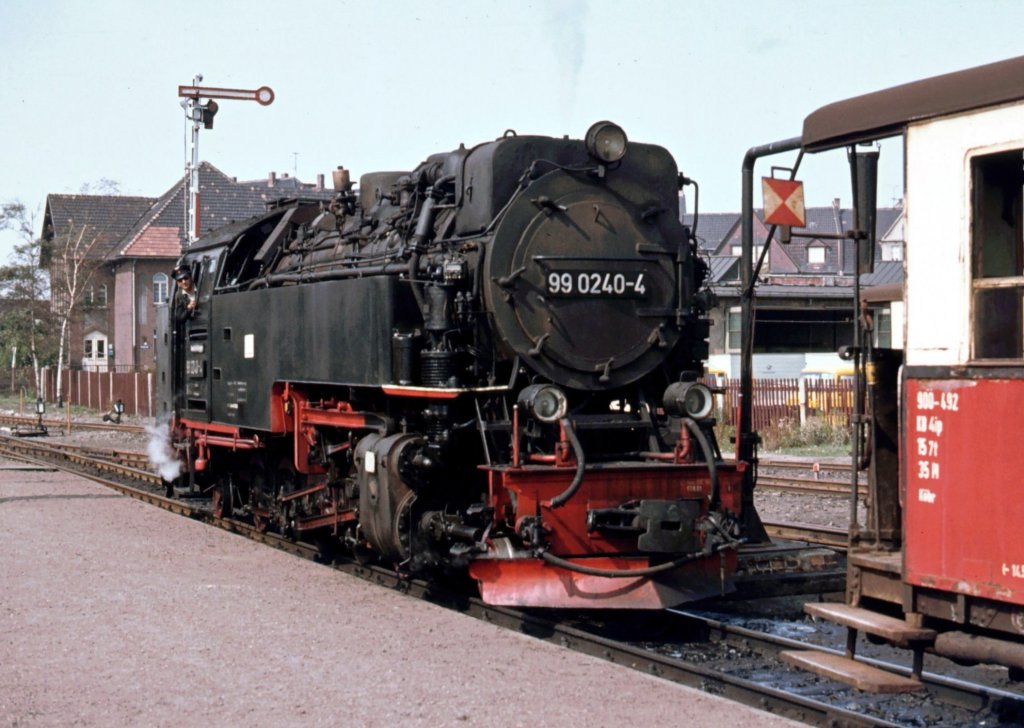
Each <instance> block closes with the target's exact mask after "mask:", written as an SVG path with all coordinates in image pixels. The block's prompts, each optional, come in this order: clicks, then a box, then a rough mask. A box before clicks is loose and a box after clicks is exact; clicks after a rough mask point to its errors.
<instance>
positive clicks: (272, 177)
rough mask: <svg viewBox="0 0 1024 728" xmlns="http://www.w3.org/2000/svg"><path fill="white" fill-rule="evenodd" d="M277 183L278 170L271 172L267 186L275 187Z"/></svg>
mask: <svg viewBox="0 0 1024 728" xmlns="http://www.w3.org/2000/svg"><path fill="white" fill-rule="evenodd" d="M276 183H277V172H271V173H270V176H268V177H267V187H273V186H274V185H275V184H276Z"/></svg>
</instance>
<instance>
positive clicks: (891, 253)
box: [882, 241, 903, 260]
mask: <svg viewBox="0 0 1024 728" xmlns="http://www.w3.org/2000/svg"><path fill="white" fill-rule="evenodd" d="M882 260H903V243H902V242H900V241H896V242H894V243H891V242H883V243H882Z"/></svg>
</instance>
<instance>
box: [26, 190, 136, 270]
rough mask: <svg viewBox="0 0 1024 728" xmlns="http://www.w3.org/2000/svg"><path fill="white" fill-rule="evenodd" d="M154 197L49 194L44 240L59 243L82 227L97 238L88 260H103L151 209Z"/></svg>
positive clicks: (44, 223) (87, 233) (44, 221)
mask: <svg viewBox="0 0 1024 728" xmlns="http://www.w3.org/2000/svg"><path fill="white" fill-rule="evenodd" d="M153 202H154V199H153V198H152V197H128V196H122V195H47V197H46V213H45V215H44V219H43V238H44V239H45V240H48V241H54V240H56V241H58V243H59V242H60V240H61V239H62V238H64V237H65V236H67V235H68V234H69V233H71V234H77V233H78V232H79V231H80V230H81V227H82V226H85V227H86V228H87V230H86V233H85V234H86V235H87V236H89V237H92V236H95V238H96V242H95V243H93V245H92V247H91V248H90V249H89V257H90V258H97V259H102V258H105V257H107V255H108V254H109V253H110V252H111V250H113V249H114V247H115V246H116V245H117V242H118V241H119V240H120V239H121V238H122V237H124V235H125V233H127V232H128V231H129V230H130V229H131V228H132V226H133V225H134V224H135V223H136V222H137V221H138V220H139V219H140V218H141V217H142V216H143V215H144V214H145V213H146V211H147V210H149V208H150V207H151V206H152V204H153Z"/></svg>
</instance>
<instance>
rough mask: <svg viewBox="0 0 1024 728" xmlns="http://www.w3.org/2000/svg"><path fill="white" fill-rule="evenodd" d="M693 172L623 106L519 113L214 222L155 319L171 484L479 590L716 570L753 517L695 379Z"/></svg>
mask: <svg viewBox="0 0 1024 728" xmlns="http://www.w3.org/2000/svg"><path fill="white" fill-rule="evenodd" d="M688 182H689V180H687V179H686V178H684V177H683V176H682V175H681V174H679V171H678V168H677V167H676V163H675V161H674V160H673V158H672V157H671V155H669V153H668V152H667V151H666V150H664V149H663V148H661V147H657V146H654V145H649V144H638V143H634V142H629V141H627V139H626V135H625V133H624V132H623V131H622V129H620V128H619V127H618V126H616V125H615V124H612V123H609V122H601V123H598V124H595V125H594V126H593V127H592V128H591V129H590V130H589V131H588V133H587V135H586V137H585V138H584V139H569V138H549V137H540V136H517V135H515V134H514V133H513V132H507V133H506V135H505V136H504V137H502V138H500V139H497V140H495V141H491V142H487V143H484V144H480V145H478V146H476V147H473V148H471V149H467V148H465V147H461V148H459V149H457V150H454V151H452V152H448V153H442V154H435V155H432V156H431V157H429V158H428V159H427V160H426V161H425V162H423V163H422V164H420V165H418V166H417V167H416V168H414V169H413V170H411V171H406V172H376V173H370V174H366V175H363V176H362V178H361V180H360V182H359V184H358V187H356V186H354V185H353V183H352V181H351V180H350V178H349V176H348V172H347V171H346V170H343V169H340V168H339V170H338V172H337V173H336V175H335V187H336V190H337V196H336V198H335V199H334V201H333V202H332V203H331V204H329V205H321V204H317V203H306V202H302V201H301V200H299V201H292V202H289V203H286V204H282V205H279V206H277V207H275V208H273V209H270V210H269V211H268V212H267V213H266V214H265V215H262V216H260V217H257V218H255V219H251V220H246V221H242V222H238V223H234V224H232V225H229V226H227V227H224V228H221V229H219V230H216V231H214V232H212V233H210V234H209V235H207V236H206V237H204V238H203V239H201V240H199V241H198V243H197V244H196V245H194V246H193V247H191V248H190V249H189V250H188V251H187V253H186V254H185V255H184V256H183V258H182V259H181V261H180V263H179V265H180V267H181V268H183V269H185V270H187V271H188V272H189V273H190V275H191V277H192V278H193V279H194V280H195V281H196V283H197V286H198V298H197V305H196V306H195V310H194V311H190V312H187V313H186V314H185V315H178V316H172V317H170V318H169V319H168V322H167V328H166V330H165V331H164V332H163V333H162V336H161V337H160V338H161V341H162V342H163V343H164V349H163V352H162V372H161V385H162V387H163V392H162V401H163V402H164V408H165V410H166V412H167V414H168V415H170V416H171V417H172V440H173V444H174V446H175V447H176V448H177V451H178V453H179V454H180V458H181V462H182V464H183V473H182V475H181V477H180V478H179V479H178V481H177V482H176V483H174V486H175V487H176V489H177V490H178V491H179V492H183V493H187V492H198V493H208V494H210V495H211V496H212V497H213V499H214V503H215V509H216V510H217V512H218V513H220V514H223V515H230V514H237V515H240V516H242V517H248V518H251V519H252V520H253V522H254V523H255V524H256V525H257V526H258V527H261V528H269V529H273V530H276V531H280V532H282V533H284V534H287V535H290V536H294V537H300V538H310V539H312V538H325V537H326V538H331V539H335V540H336V541H337V542H338V543H340V544H343V545H345V546H346V547H348V548H350V549H352V550H354V551H356V552H358V553H361V554H366V555H372V556H373V557H375V558H376V559H377V560H378V561H379V562H380V563H382V564H385V565H389V566H393V567H394V568H395V569H397V570H399V571H400V572H402V573H408V574H415V573H420V574H436V573H437V572H439V571H447V572H451V571H455V572H461V573H467V574H468V575H469V577H470V578H472V579H473V580H475V582H476V583H477V584H478V585H479V588H480V593H481V595H482V597H483V599H484V600H485V601H487V602H489V603H492V604H506V605H518V606H540V607H581V608H591V607H600V608H653V607H661V606H665V605H669V604H675V603H679V602H682V601H686V600H690V599H696V598H701V597H704V596H707V595H709V594H718V593H721V592H722V591H725V590H728V589H729V588H730V580H731V576H732V574H733V572H734V570H735V564H736V546H737V545H738V543H739V542H740V540H741V538H742V530H743V520H742V519H744V518H745V519H746V520H747V521H751V520H753V519H756V513H753V512H751V511H750V510H749V509H748V511H747V512H746V513H744V501H745V500H746V501H748V502H749V501H750V498H749V492H747V493H746V494H744V483H745V481H746V480H748V475H749V474H748V472H747V468H746V466H745V464H744V463H742V462H740V463H737V462H732V463H726V462H724V461H723V459H722V456H721V452H720V450H719V448H718V445H717V443H716V442H715V439H714V432H713V429H712V425H713V421H712V420H711V419H710V417H709V413H710V411H711V393H710V392H709V390H708V389H707V388H706V387H705V386H704V385H702V384H699V383H698V382H697V379H698V378H699V377H700V375H701V373H702V371H703V360H704V359H705V357H706V355H707V341H706V337H707V331H708V321H707V318H706V316H705V313H706V310H707V308H708V306H709V305H710V297H709V294H708V292H707V291H706V290H705V286H704V281H705V278H706V266H705V264H704V263H703V261H701V260H700V258H699V257H698V256H697V253H696V250H697V248H696V243H695V237H694V235H693V233H692V231H691V230H689V229H687V228H685V227H684V226H682V225H681V223H680V222H679V219H678V190H679V188H680V186H681V185H682V184H684V183H688ZM178 313H179V314H181V311H180V310H179V312H178ZM179 318H180V321H179V320H178V319H179Z"/></svg>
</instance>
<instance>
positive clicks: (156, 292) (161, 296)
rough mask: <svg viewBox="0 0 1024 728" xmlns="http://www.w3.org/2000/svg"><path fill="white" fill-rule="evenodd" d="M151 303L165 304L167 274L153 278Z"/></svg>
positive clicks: (159, 274) (160, 274)
mask: <svg viewBox="0 0 1024 728" xmlns="http://www.w3.org/2000/svg"><path fill="white" fill-rule="evenodd" d="M153 303H167V274H166V273H157V274H156V275H154V276H153Z"/></svg>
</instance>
